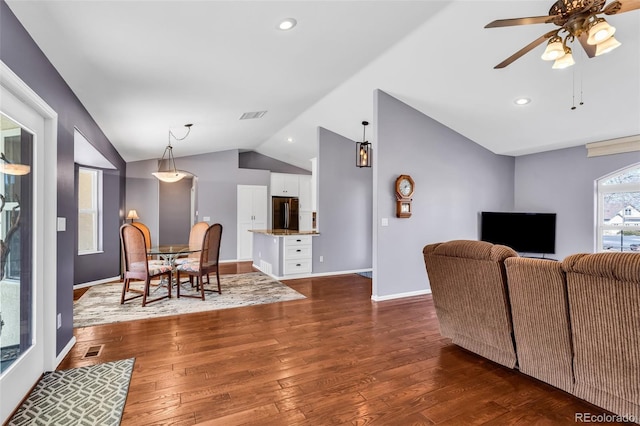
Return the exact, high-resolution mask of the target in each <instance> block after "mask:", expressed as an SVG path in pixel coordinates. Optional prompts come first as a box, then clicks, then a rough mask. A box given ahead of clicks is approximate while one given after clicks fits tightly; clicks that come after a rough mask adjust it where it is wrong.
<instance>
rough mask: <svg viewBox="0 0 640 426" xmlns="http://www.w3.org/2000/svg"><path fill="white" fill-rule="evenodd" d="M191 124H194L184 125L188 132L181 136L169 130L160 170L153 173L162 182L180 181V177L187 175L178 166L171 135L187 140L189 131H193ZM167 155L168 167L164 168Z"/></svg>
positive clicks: (159, 166) (178, 139) (180, 139)
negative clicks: (167, 142)
mask: <svg viewBox="0 0 640 426" xmlns="http://www.w3.org/2000/svg"><path fill="white" fill-rule="evenodd" d="M191 126H193V124H185V125H184V127H186V128H187V133H186V134H185V135H184V136H183V137H181V138H177V137H176V135H174V134H173V133H172V132H171V130H169V144H168V145H167V147H166V148H165V149H164V153H163V154H162V158H161V159H160V162H159V163H158V171H157V172H154V173H152V175H154V176H155V177H156V178H158V180H161V181H162V182H167V183H173V182H178V181H179V180H180V179H182V178H183V177H185V176H187V173H185V172H182V171H180V170H178V169H177V168H176V160H175V158H174V157H173V147H172V146H171V136H173V138H174V139H175V140H177V141H182V140H185V139H186V138H187V136H189V133H191ZM165 157H167V167H166V168H165V169H163V168H162V165H163V164H164V158H165Z"/></svg>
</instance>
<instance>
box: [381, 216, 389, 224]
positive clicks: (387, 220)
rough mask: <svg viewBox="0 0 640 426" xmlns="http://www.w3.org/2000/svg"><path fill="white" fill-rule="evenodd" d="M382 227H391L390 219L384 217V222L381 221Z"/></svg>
mask: <svg viewBox="0 0 640 426" xmlns="http://www.w3.org/2000/svg"><path fill="white" fill-rule="evenodd" d="M380 225H381V226H389V218H388V217H383V218H382V220H381V221H380Z"/></svg>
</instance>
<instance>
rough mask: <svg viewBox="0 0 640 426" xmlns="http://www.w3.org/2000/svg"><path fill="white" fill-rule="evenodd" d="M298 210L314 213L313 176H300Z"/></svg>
mask: <svg viewBox="0 0 640 426" xmlns="http://www.w3.org/2000/svg"><path fill="white" fill-rule="evenodd" d="M298 209H299V210H300V211H308V212H310V211H312V210H313V208H312V203H311V175H300V176H298Z"/></svg>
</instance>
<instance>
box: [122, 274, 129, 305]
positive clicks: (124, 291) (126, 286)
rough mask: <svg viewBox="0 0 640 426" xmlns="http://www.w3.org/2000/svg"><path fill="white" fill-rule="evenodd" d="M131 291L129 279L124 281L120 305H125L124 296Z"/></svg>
mask: <svg viewBox="0 0 640 426" xmlns="http://www.w3.org/2000/svg"><path fill="white" fill-rule="evenodd" d="M127 291H129V278H125V279H124V283H123V284H122V296H121V297H120V304H121V305H123V304H124V296H125V294H126V293H127Z"/></svg>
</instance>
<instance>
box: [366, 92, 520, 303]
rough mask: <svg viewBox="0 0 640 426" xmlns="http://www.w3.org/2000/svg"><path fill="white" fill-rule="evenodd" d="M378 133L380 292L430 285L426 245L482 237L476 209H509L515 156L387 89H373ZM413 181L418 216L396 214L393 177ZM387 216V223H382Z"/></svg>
mask: <svg viewBox="0 0 640 426" xmlns="http://www.w3.org/2000/svg"><path fill="white" fill-rule="evenodd" d="M374 117H375V120H376V123H374V124H375V128H376V129H377V134H376V137H375V139H374V142H373V144H374V145H373V148H374V149H375V150H376V151H375V153H374V168H375V170H374V173H375V174H376V181H375V182H376V183H375V185H376V189H375V191H376V193H377V196H376V200H377V201H376V208H377V223H376V225H375V227H374V232H376V233H377V235H376V241H374V244H375V246H376V251H377V256H376V259H375V260H374V262H376V264H375V265H374V277H373V278H374V294H373V296H374V297H376V298H383V297H393V296H395V295H411V294H412V293H420V292H424V291H426V290H427V289H428V279H427V274H426V272H425V267H424V259H423V256H422V248H423V247H424V246H425V245H426V244H430V243H435V242H440V241H447V240H454V239H471V240H475V239H478V213H479V212H480V211H483V210H511V209H512V208H513V203H514V201H513V197H514V184H513V177H514V158H513V157H506V156H502V155H496V154H494V153H492V152H491V151H489V150H487V149H485V148H483V147H481V146H480V145H478V144H476V143H474V142H473V141H472V140H470V139H468V138H466V137H464V136H462V135H461V134H459V133H456V132H455V131H453V130H451V129H450V128H448V127H446V126H445V125H443V124H441V123H439V122H437V121H436V120H434V119H432V118H430V117H428V116H426V115H424V114H422V113H421V112H419V111H417V110H415V109H413V108H411V107H410V106H408V105H407V104H405V103H403V102H401V101H399V100H397V99H396V98H394V97H392V96H390V95H388V94H387V93H385V92H382V91H380V90H376V92H375V94H374ZM401 174H408V175H411V176H412V178H413V179H414V181H415V192H414V195H413V203H412V208H413V214H412V216H411V217H410V218H408V219H399V218H396V216H395V208H396V207H395V202H396V199H395V195H394V194H395V181H396V178H397V177H398V176H399V175H401ZM382 218H387V219H388V221H389V224H388V226H386V227H383V226H382V225H381V219H382Z"/></svg>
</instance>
